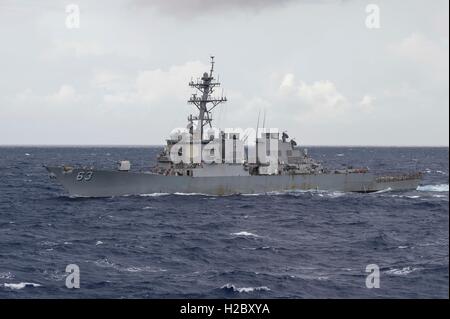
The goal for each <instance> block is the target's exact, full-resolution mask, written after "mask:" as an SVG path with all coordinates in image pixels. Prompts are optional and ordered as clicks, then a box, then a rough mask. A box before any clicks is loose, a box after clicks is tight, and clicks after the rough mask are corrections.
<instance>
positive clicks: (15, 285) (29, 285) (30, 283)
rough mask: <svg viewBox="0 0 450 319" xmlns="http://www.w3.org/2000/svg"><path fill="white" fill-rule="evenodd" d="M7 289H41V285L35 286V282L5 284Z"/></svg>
mask: <svg viewBox="0 0 450 319" xmlns="http://www.w3.org/2000/svg"><path fill="white" fill-rule="evenodd" d="M3 285H4V286H5V287H6V288H10V289H23V288H25V287H40V286H41V285H40V284H35V283H33V282H19V283H18V284H13V283H4V284H3Z"/></svg>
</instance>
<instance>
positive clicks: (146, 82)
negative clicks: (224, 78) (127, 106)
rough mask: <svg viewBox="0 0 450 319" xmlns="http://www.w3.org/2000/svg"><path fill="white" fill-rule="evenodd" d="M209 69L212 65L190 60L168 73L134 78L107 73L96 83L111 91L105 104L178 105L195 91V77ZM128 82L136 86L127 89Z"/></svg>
mask: <svg viewBox="0 0 450 319" xmlns="http://www.w3.org/2000/svg"><path fill="white" fill-rule="evenodd" d="M208 69H209V66H208V65H206V64H203V63H202V62H198V61H190V62H186V63H184V64H182V65H173V66H171V67H170V68H169V69H168V70H162V69H154V70H144V71H140V72H138V74H137V75H136V76H135V77H134V79H133V78H130V77H127V76H126V75H118V74H116V73H114V72H110V71H103V72H100V73H96V74H95V75H94V78H93V80H92V83H94V84H95V85H97V86H101V87H104V88H107V89H108V90H109V91H110V92H109V93H107V94H105V96H104V100H105V102H110V103H140V102H142V103H160V102H164V101H174V100H175V101H177V103H183V102H185V101H187V99H188V98H189V95H190V93H191V92H192V89H191V88H190V87H189V86H188V82H189V81H190V80H191V78H192V77H193V76H198V77H200V76H201V75H202V74H203V72H205V71H208ZM124 79H126V81H124ZM125 82H128V83H129V82H131V83H133V84H132V86H131V87H126V86H127V85H126V84H125ZM118 83H123V86H122V87H120V85H119V84H118Z"/></svg>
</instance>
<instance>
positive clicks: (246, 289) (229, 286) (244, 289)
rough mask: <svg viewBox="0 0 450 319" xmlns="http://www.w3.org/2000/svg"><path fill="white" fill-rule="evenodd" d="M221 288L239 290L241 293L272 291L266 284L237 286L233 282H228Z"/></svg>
mask: <svg viewBox="0 0 450 319" xmlns="http://www.w3.org/2000/svg"><path fill="white" fill-rule="evenodd" d="M220 289H228V290H232V291H234V292H239V293H250V292H254V291H270V288H268V287H266V286H259V287H236V286H235V285H233V284H229V283H228V284H226V285H223V286H222V287H220Z"/></svg>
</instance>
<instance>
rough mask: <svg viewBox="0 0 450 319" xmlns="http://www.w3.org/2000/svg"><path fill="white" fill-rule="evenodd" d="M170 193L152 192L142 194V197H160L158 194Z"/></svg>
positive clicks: (165, 194)
mask: <svg viewBox="0 0 450 319" xmlns="http://www.w3.org/2000/svg"><path fill="white" fill-rule="evenodd" d="M167 195H170V194H169V193H150V194H140V195H139V196H141V197H158V196H167Z"/></svg>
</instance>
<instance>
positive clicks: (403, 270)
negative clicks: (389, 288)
mask: <svg viewBox="0 0 450 319" xmlns="http://www.w3.org/2000/svg"><path fill="white" fill-rule="evenodd" d="M421 269H422V268H413V267H409V266H408V267H404V268H401V269H397V268H392V269H389V270H386V271H385V272H384V273H385V274H387V275H395V276H405V275H408V274H410V273H412V272H414V271H417V270H421Z"/></svg>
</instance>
